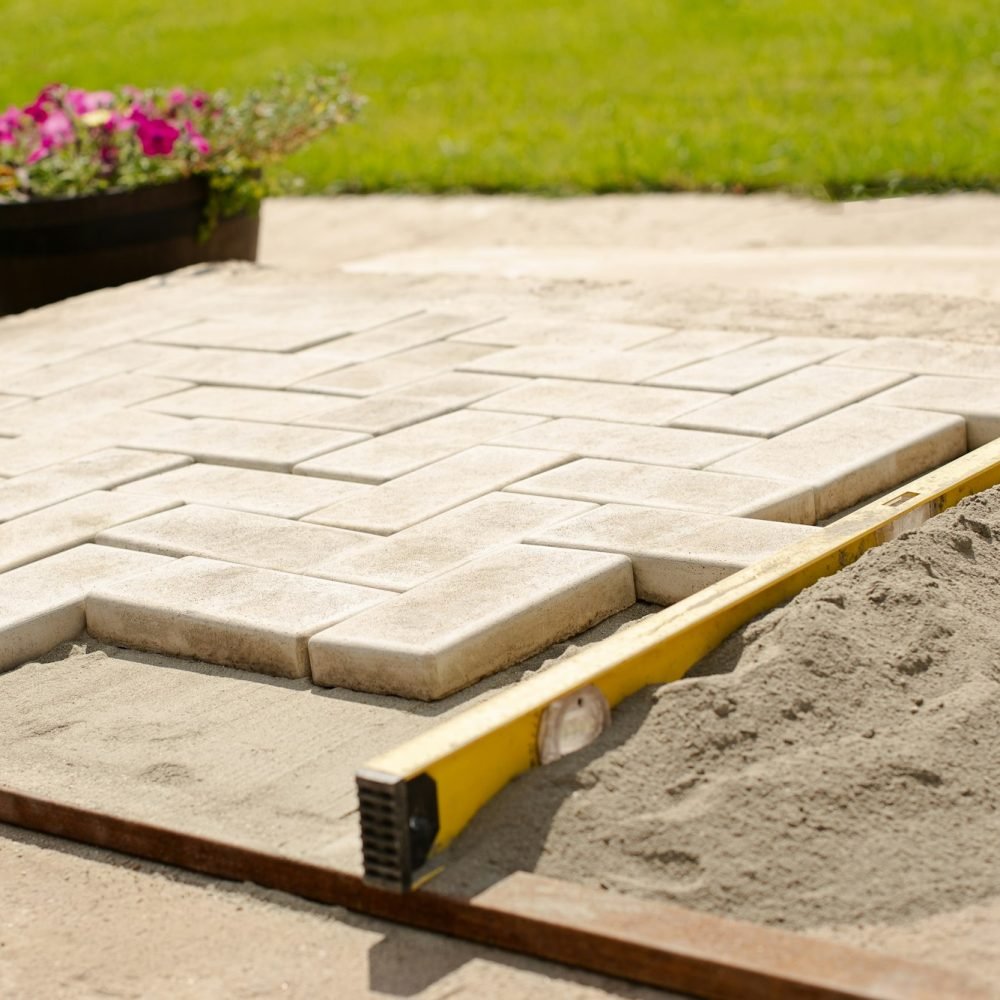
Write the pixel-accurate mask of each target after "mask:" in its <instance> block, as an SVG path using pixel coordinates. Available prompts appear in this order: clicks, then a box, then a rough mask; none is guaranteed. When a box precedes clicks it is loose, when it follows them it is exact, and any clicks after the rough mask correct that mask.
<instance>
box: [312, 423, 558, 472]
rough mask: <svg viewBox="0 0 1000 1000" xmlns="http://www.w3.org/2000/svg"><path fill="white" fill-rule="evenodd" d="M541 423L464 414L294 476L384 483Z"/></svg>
mask: <svg viewBox="0 0 1000 1000" xmlns="http://www.w3.org/2000/svg"><path fill="white" fill-rule="evenodd" d="M542 420H543V418H540V417H533V416H523V415H521V414H514V413H479V412H476V411H474V410H460V411H458V412H457V413H446V414H445V415H444V416H441V417H435V418H433V419H431V420H424V421H423V422H421V423H419V424H413V425H411V426H409V427H404V428H403V429H402V430H398V431H393V432H392V433H390V434H384V435H382V436H380V437H376V438H371V439H369V440H367V441H363V442H362V443H361V444H356V445H352V446H350V447H347V448H342V449H339V450H338V451H336V452H331V453H330V454H329V455H321V456H319V457H318V458H313V459H311V460H310V461H306V462H301V463H300V464H298V465H296V466H295V470H294V471H295V472H296V473H298V474H299V475H307V476H329V477H331V478H333V479H348V480H354V481H356V482H361V483H384V482H385V481H387V480H389V479H395V478H397V477H398V476H403V475H406V474H407V473H408V472H413V471H415V470H416V469H419V468H421V466H424V465H430V464H431V463H432V462H437V461H440V460H441V459H443V458H447V457H448V456H449V455H455V454H457V453H458V452H460V451H464V450H465V449H466V448H471V447H473V446H474V445H477V444H485V443H486V442H487V441H490V440H492V439H494V438H500V437H502V436H504V435H507V434H510V433H512V432H514V431H517V430H521V429H523V428H526V427H531V426H533V425H537V424H539V423H541V422H542ZM330 433H333V432H330Z"/></svg>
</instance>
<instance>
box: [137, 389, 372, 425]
mask: <svg viewBox="0 0 1000 1000" xmlns="http://www.w3.org/2000/svg"><path fill="white" fill-rule="evenodd" d="M349 402H353V400H348V399H345V400H344V401H343V402H342V403H341V405H346V404H347V403H349ZM337 403H338V400H336V399H330V398H329V397H325V396H324V397H318V396H316V395H315V394H314V393H310V392H292V391H290V390H279V389H238V388H235V387H233V386H217V385H197V386H194V387H192V388H190V389H185V390H184V391H183V392H176V393H173V394H172V395H170V396H161V397H160V398H159V399H154V400H151V401H150V402H148V403H142V404H141V406H142V408H143V409H144V410H155V411H156V412H157V413H172V414H174V415H175V416H178V417H215V418H217V419H220V420H254V421H258V422H260V423H268V424H270V423H274V424H290V423H293V422H295V421H296V420H301V422H302V423H309V422H310V420H309V418H312V417H319V416H320V415H322V414H325V413H329V412H330V411H331V410H332V409H333V408H334V407H335V406H336V405H337Z"/></svg>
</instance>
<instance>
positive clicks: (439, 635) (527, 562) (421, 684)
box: [309, 545, 635, 700]
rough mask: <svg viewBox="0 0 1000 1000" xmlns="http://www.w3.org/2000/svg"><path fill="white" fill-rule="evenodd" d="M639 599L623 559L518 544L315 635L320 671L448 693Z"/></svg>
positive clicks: (408, 692) (312, 651)
mask: <svg viewBox="0 0 1000 1000" xmlns="http://www.w3.org/2000/svg"><path fill="white" fill-rule="evenodd" d="M634 602H635V589H634V584H633V580H632V567H631V565H630V564H629V561H628V559H626V558H624V557H623V556H617V555H610V554H607V553H603V552H602V553H598V552H582V551H576V550H569V549H557V548H546V547H543V546H529V545H511V546H509V547H507V548H504V549H500V550H499V551H497V552H495V553H493V554H492V555H489V556H486V557H485V558H483V559H479V560H477V561H475V562H472V563H468V564H466V565H465V566H462V567H460V568H459V569H456V570H452V571H451V572H450V573H445V574H444V575H443V576H439V577H436V578H435V579H433V580H431V581H430V582H429V583H425V584H422V585H420V586H418V587H415V588H414V589H413V590H410V591H407V592H406V593H405V594H400V595H398V596H397V597H395V598H394V599H393V600H391V601H387V602H386V603H384V604H382V605H381V606H379V607H376V608H372V609H370V610H368V611H364V612H361V613H360V614H357V615H355V616H353V618H351V619H349V620H347V621H345V622H342V623H340V624H339V625H335V626H333V627H332V628H329V629H326V630H325V631H323V632H320V633H318V634H317V635H315V636H313V638H312V639H311V640H310V641H309V658H310V662H311V665H312V677H313V681H314V682H315V683H317V684H323V685H326V686H331V687H332V686H338V687H346V688H351V689H353V690H359V691H371V692H376V693H386V694H395V695H401V696H403V697H405V698H420V699H423V700H435V699H438V698H444V697H445V696H446V695H449V694H452V693H453V692H455V691H460V690H462V689H463V688H465V687H468V686H469V685H470V684H474V683H475V682H476V681H478V680H480V679H481V678H483V677H486V676H488V675H490V674H493V673H496V672H497V671H499V670H503V669H504V668H505V667H509V666H512V665H513V664H515V663H519V662H520V661H521V660H523V659H526V658H527V657H529V656H532V655H533V654H535V653H537V652H539V651H540V650H542V649H545V648H546V647H548V646H551V645H552V644H553V643H555V642H559V641H561V640H562V639H566V638H568V637H569V636H572V635H576V634H578V633H579V632H582V631H583V630H584V629H586V628H588V627H590V626H591V625H593V624H595V623H596V622H599V621H602V620H603V619H605V618H607V617H609V616H610V615H612V614H614V613H615V612H617V611H621V610H622V609H623V608H627V607H629V606H630V605H632V604H633V603H634Z"/></svg>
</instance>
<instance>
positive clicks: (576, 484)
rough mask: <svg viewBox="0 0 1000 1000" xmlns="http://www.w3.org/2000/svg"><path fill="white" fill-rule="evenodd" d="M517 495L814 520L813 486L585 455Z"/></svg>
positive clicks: (521, 485) (523, 485) (525, 482)
mask: <svg viewBox="0 0 1000 1000" xmlns="http://www.w3.org/2000/svg"><path fill="white" fill-rule="evenodd" d="M507 489H508V491H510V492H514V493H532V494H535V495H538V496H548V497H563V498H565V499H567V500H590V501H593V502H594V503H624V504H637V505H641V506H647V507H669V508H671V509H676V510H693V511H701V512H702V513H705V514H728V515H730V516H733V517H759V518H763V519H765V520H769V521H790V522H792V523H795V524H813V523H814V522H815V520H816V506H815V502H814V499H813V490H812V487H811V486H808V485H806V484H804V483H790V482H787V481H783V480H780V479H764V478H761V477H759V476H749V475H738V476H737V475H729V474H726V473H723V472H707V471H704V470H701V469H673V468H669V467H668V466H665V465H644V464H641V463H639V462H611V461H606V460H604V459H598V458H582V459H579V460H578V461H576V462H571V463H569V464H567V465H562V466H560V467H558V468H555V469H552V470H550V471H548V472H542V473H539V474H538V475H536V476H531V477H530V478H524V479H522V480H521V481H520V482H516V483H514V484H512V485H510V486H508V487H507Z"/></svg>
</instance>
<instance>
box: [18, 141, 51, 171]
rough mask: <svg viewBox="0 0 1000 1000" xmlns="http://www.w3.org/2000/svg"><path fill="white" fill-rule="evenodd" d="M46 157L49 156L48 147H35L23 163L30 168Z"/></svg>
mask: <svg viewBox="0 0 1000 1000" xmlns="http://www.w3.org/2000/svg"><path fill="white" fill-rule="evenodd" d="M48 155H49V150H48V147H46V146H44V145H41V146H36V147H35V148H34V149H33V150H32V151H31V152H30V153H29V154H28V158H27V160H25V161H24V162H25V163H27V164H28V165H29V166H30V165H31V164H32V163H37V162H38V161H39V160H41V159H44V158H45V157H46V156H48Z"/></svg>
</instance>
